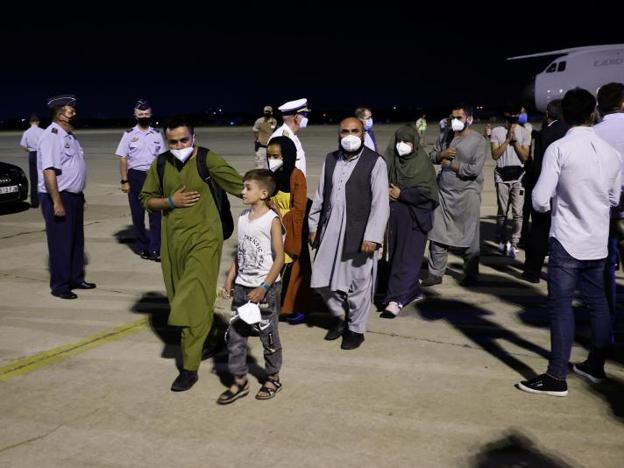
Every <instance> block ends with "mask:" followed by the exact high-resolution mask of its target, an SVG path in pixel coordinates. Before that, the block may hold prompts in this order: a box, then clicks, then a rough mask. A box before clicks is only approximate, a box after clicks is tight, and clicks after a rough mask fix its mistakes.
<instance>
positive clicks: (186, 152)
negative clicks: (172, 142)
mask: <svg viewBox="0 0 624 468" xmlns="http://www.w3.org/2000/svg"><path fill="white" fill-rule="evenodd" d="M171 154H173V155H174V156H175V157H176V159H178V160H179V161H181V162H186V160H187V159H188V158H190V156H191V154H193V147H192V146H189V147H188V148H182V149H179V150H171Z"/></svg>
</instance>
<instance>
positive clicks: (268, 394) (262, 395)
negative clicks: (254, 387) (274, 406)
mask: <svg viewBox="0 0 624 468" xmlns="http://www.w3.org/2000/svg"><path fill="white" fill-rule="evenodd" d="M268 382H270V383H272V384H273V387H268V386H267V383H268ZM281 389H282V383H281V382H280V381H279V379H276V380H273V379H271V378H269V379H267V380H266V382H264V383H263V384H262V387H260V390H258V393H256V400H270V399H271V398H273V397H275V394H276V393H277V392H279V391H280V390H281Z"/></svg>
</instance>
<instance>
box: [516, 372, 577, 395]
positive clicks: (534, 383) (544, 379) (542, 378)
mask: <svg viewBox="0 0 624 468" xmlns="http://www.w3.org/2000/svg"><path fill="white" fill-rule="evenodd" d="M516 386H517V387H518V389H520V390H522V391H523V392H529V393H538V394H542V395H551V396H558V397H564V396H566V395H567V394H568V384H567V383H566V381H565V380H559V379H555V378H553V377H551V376H550V375H548V374H542V375H538V376H537V377H535V378H533V379H531V380H523V381H522V382H520V383H518V384H517V385H516Z"/></svg>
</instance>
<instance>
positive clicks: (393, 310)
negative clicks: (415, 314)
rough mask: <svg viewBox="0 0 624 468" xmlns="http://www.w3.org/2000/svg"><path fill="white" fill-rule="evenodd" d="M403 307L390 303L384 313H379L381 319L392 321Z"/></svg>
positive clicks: (396, 303) (393, 302)
mask: <svg viewBox="0 0 624 468" xmlns="http://www.w3.org/2000/svg"><path fill="white" fill-rule="evenodd" d="M402 307H403V306H402V305H401V304H399V303H398V302H395V301H390V302H389V303H388V305H387V306H386V308H385V309H384V311H383V312H382V313H381V315H380V317H381V318H387V319H393V318H395V317H396V316H397V315H399V313H400V312H401V308H402Z"/></svg>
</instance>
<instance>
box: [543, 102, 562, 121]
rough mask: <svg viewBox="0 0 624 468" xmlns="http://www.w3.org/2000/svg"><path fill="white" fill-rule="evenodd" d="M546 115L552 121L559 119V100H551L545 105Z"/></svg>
mask: <svg viewBox="0 0 624 468" xmlns="http://www.w3.org/2000/svg"><path fill="white" fill-rule="evenodd" d="M546 113H547V114H548V117H550V118H551V119H552V120H560V119H561V99H553V100H552V101H550V102H549V103H548V104H547V105H546Z"/></svg>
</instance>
